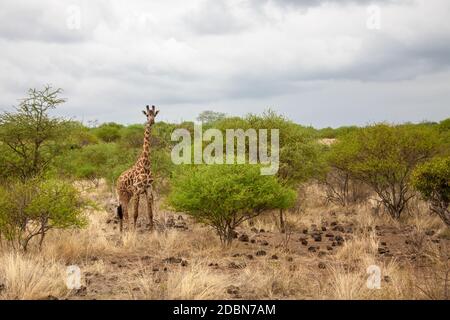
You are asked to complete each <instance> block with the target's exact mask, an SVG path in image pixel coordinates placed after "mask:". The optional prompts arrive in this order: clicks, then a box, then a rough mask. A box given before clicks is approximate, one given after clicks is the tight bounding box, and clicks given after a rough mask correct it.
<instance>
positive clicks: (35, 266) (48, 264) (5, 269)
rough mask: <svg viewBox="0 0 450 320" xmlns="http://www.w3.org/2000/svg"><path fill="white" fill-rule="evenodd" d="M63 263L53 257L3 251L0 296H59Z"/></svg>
mask: <svg viewBox="0 0 450 320" xmlns="http://www.w3.org/2000/svg"><path fill="white" fill-rule="evenodd" d="M64 275H65V267H64V265H62V264H61V263H59V262H58V261H55V260H44V259H43V258H40V257H39V256H29V255H23V254H20V253H13V252H10V253H7V252H6V253H3V254H2V255H1V256H0V283H1V284H3V286H4V288H3V290H1V291H0V298H1V299H20V300H30V299H45V298H47V297H49V296H63V295H65V294H66V293H67V292H68V290H67V289H66V285H65V282H64V281H65V280H64V279H65V278H64Z"/></svg>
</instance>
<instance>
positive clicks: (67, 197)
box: [0, 179, 87, 251]
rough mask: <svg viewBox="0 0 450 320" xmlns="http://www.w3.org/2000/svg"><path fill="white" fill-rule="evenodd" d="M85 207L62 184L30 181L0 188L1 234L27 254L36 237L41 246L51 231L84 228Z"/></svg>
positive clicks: (64, 183) (74, 190) (54, 181)
mask: <svg viewBox="0 0 450 320" xmlns="http://www.w3.org/2000/svg"><path fill="white" fill-rule="evenodd" d="M86 205H87V202H85V201H84V200H82V198H81V196H80V194H79V192H78V191H77V190H76V188H75V187H73V186H72V185H71V184H69V183H66V182H63V181H56V180H44V181H42V180H37V179H32V180H28V181H26V182H16V183H12V184H9V185H8V186H7V187H0V235H1V236H2V238H3V239H4V240H6V241H7V242H8V243H9V244H11V245H12V247H13V248H16V249H18V248H22V249H23V250H24V251H26V250H27V249H28V246H29V244H30V241H31V240H32V239H34V238H35V237H38V238H39V247H41V246H42V243H43V241H44V238H45V235H46V234H47V233H48V231H49V230H51V229H67V228H79V227H82V226H84V225H85V224H86V219H85V217H84V215H83V208H84V207H85V206H86Z"/></svg>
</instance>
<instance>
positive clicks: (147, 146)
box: [138, 123, 152, 171]
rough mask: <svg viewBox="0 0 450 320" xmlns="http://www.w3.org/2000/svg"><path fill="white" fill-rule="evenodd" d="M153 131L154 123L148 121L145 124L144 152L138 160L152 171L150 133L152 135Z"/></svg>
mask: <svg viewBox="0 0 450 320" xmlns="http://www.w3.org/2000/svg"><path fill="white" fill-rule="evenodd" d="M151 131H152V125H151V124H149V123H147V124H146V125H145V133H144V145H143V146H142V153H141V156H140V157H139V160H138V163H139V164H140V165H141V166H143V167H144V168H145V169H146V170H148V171H150V135H151Z"/></svg>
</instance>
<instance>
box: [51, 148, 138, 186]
mask: <svg viewBox="0 0 450 320" xmlns="http://www.w3.org/2000/svg"><path fill="white" fill-rule="evenodd" d="M136 156H137V150H135V151H134V152H130V151H128V152H124V150H123V149H122V148H121V147H120V146H119V145H118V144H116V143H100V144H93V145H88V146H86V147H84V148H82V149H80V150H72V151H70V152H68V153H67V154H66V155H64V156H63V157H61V158H60V159H59V168H60V172H61V173H63V174H64V175H66V176H68V177H74V178H76V179H88V180H91V181H93V182H94V183H95V184H97V183H98V180H99V179H100V178H105V179H106V180H107V182H109V183H110V184H113V183H114V181H115V180H116V179H117V178H118V176H119V175H120V173H118V170H119V169H120V170H122V169H124V168H127V167H129V166H131V165H132V164H133V161H134V159H135V158H136Z"/></svg>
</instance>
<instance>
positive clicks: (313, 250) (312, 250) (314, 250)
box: [308, 247, 317, 252]
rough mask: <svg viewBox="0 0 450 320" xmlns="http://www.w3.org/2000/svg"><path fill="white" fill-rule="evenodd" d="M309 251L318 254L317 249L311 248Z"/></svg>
mask: <svg viewBox="0 0 450 320" xmlns="http://www.w3.org/2000/svg"><path fill="white" fill-rule="evenodd" d="M308 251H309V252H316V251H317V249H316V247H309V248H308Z"/></svg>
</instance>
